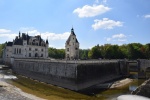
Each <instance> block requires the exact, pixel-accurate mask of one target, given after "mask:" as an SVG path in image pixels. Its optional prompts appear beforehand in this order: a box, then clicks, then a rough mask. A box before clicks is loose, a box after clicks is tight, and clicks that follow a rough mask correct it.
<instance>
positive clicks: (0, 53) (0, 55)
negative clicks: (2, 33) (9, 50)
mask: <svg viewBox="0 0 150 100" xmlns="http://www.w3.org/2000/svg"><path fill="white" fill-rule="evenodd" d="M4 47H5V44H0V58H2V55H3V49H4Z"/></svg>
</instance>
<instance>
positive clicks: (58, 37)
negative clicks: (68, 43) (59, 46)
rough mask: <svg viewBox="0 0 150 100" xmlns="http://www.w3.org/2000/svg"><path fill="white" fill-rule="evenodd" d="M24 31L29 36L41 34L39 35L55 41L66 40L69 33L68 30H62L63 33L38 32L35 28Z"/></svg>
mask: <svg viewBox="0 0 150 100" xmlns="http://www.w3.org/2000/svg"><path fill="white" fill-rule="evenodd" d="M25 33H28V35H30V36H36V35H41V37H42V38H43V39H47V38H48V40H53V41H55V40H66V39H67V38H68V37H69V35H70V32H64V33H52V32H39V31H38V30H36V29H34V30H28V31H27V32H25Z"/></svg>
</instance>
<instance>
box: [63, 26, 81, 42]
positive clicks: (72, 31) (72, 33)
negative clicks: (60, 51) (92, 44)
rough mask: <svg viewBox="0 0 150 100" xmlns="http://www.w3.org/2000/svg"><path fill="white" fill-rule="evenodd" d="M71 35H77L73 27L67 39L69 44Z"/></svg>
mask: <svg viewBox="0 0 150 100" xmlns="http://www.w3.org/2000/svg"><path fill="white" fill-rule="evenodd" d="M71 35H75V33H74V29H73V28H72V29H71V34H70V36H69V38H68V39H67V41H66V43H67V44H69V42H70V39H71ZM75 36H76V35H75ZM76 43H79V42H78V40H77V38H76Z"/></svg>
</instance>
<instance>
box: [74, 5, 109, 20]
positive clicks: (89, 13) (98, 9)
mask: <svg viewBox="0 0 150 100" xmlns="http://www.w3.org/2000/svg"><path fill="white" fill-rule="evenodd" d="M110 9H111V8H109V7H106V6H104V5H93V6H89V5H85V6H83V7H82V8H77V9H75V10H74V11H73V13H76V14H78V16H79V17H80V18H83V17H94V16H97V15H100V14H103V13H105V12H107V11H109V10H110Z"/></svg>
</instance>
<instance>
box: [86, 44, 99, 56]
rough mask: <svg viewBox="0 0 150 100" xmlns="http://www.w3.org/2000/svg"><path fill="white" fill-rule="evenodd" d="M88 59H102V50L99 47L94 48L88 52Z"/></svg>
mask: <svg viewBox="0 0 150 100" xmlns="http://www.w3.org/2000/svg"><path fill="white" fill-rule="evenodd" d="M88 57H89V58H91V59H98V58H102V55H101V50H100V47H99V45H97V46H95V47H93V48H92V49H91V50H90V51H89V52H88Z"/></svg>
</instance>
